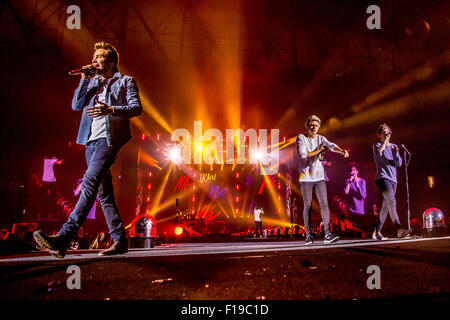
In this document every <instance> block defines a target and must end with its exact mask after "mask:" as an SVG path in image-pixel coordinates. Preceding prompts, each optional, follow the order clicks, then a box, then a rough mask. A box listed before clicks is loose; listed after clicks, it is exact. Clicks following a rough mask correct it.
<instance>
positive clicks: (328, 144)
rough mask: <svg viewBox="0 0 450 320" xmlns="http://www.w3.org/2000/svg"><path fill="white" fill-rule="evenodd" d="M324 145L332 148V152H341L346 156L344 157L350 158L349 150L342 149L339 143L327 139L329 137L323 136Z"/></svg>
mask: <svg viewBox="0 0 450 320" xmlns="http://www.w3.org/2000/svg"><path fill="white" fill-rule="evenodd" d="M323 145H324V146H325V147H326V148H328V149H330V150H331V151H332V152H335V153H340V154H342V155H343V156H344V158H348V156H349V153H348V151H347V150H343V149H341V148H340V147H339V146H338V145H337V144H335V143H331V142H330V141H328V140H327V138H325V137H323Z"/></svg>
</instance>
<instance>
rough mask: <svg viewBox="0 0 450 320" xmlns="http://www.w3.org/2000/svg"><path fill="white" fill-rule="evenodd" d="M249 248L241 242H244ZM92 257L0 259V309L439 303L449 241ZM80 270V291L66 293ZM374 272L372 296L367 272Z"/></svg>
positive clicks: (448, 274) (445, 287)
mask: <svg viewBox="0 0 450 320" xmlns="http://www.w3.org/2000/svg"><path fill="white" fill-rule="evenodd" d="M249 240H250V239H249ZM98 251H99V250H77V251H69V252H68V254H67V256H66V258H65V259H62V260H60V259H57V258H54V257H52V256H50V255H49V254H48V253H47V252H33V253H27V254H21V255H10V256H1V257H0V271H1V273H0V274H1V275H0V292H1V295H0V298H1V299H7V300H16V299H25V300H60V299H70V300H72V299H82V300H105V299H111V300H122V299H126V300H142V299H151V300H154V299H157V300H159V299H162V300H173V299H176V300H184V299H188V300H191V299H193V300H204V299H208V300H230V299H232V300H233V299H237V300H241V299H245V300H247V299H250V300H256V299H258V300H259V299H271V300H292V299H294V300H310V299H315V300H324V299H332V300H333V299H337V300H340V299H346V300H354V299H358V300H359V299H369V298H391V297H405V296H418V295H419V296H433V297H434V296H438V297H444V296H445V297H448V295H449V293H450V281H449V280H450V237H440V238H413V239H390V240H387V241H374V240H341V241H340V242H338V243H336V244H328V245H325V244H323V241H322V240H316V241H315V242H314V245H312V246H305V245H304V243H303V241H296V240H291V241H265V240H260V241H259V240H252V241H241V242H223V243H178V244H167V245H161V246H157V247H155V248H153V249H130V251H129V252H128V253H127V254H124V255H120V256H113V257H101V256H98V255H97V253H98ZM71 265H76V266H78V267H79V268H80V276H81V281H80V283H81V289H73V290H70V289H68V287H67V281H68V278H69V277H70V276H71V273H68V272H67V268H68V267H69V266H71ZM371 265H376V266H379V268H380V274H381V289H369V288H368V287H367V279H368V278H369V277H370V276H371V274H370V273H368V271H367V269H368V267H369V266H371Z"/></svg>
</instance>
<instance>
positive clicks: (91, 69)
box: [69, 64, 96, 76]
mask: <svg viewBox="0 0 450 320" xmlns="http://www.w3.org/2000/svg"><path fill="white" fill-rule="evenodd" d="M95 69H96V68H95V66H94V65H93V64H90V65H89V66H88V67H87V68H86V67H83V68H80V69H75V70H70V71H69V75H70V76H77V75H79V74H82V73H85V74H89V73H92V72H94V71H95Z"/></svg>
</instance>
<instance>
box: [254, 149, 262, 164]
mask: <svg viewBox="0 0 450 320" xmlns="http://www.w3.org/2000/svg"><path fill="white" fill-rule="evenodd" d="M262 158H263V155H262V152H261V151H253V153H252V160H254V161H258V162H259V161H261V160H262Z"/></svg>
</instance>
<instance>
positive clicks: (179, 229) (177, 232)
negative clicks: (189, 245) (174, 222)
mask: <svg viewBox="0 0 450 320" xmlns="http://www.w3.org/2000/svg"><path fill="white" fill-rule="evenodd" d="M183 232H184V230H183V227H180V226H177V227H175V229H174V230H173V233H175V235H176V236H177V237H180V236H181V235H183Z"/></svg>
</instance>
